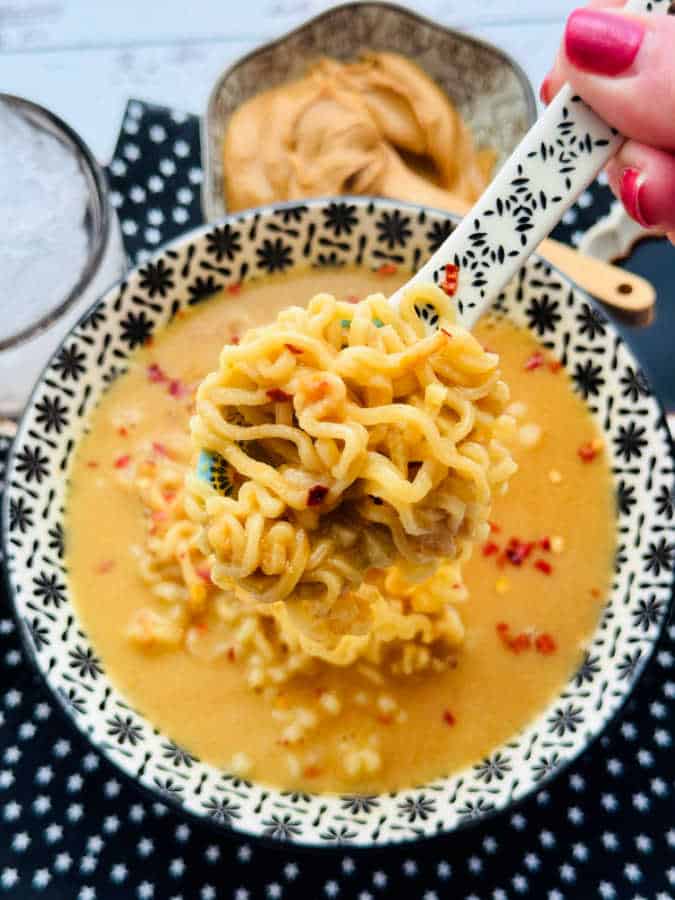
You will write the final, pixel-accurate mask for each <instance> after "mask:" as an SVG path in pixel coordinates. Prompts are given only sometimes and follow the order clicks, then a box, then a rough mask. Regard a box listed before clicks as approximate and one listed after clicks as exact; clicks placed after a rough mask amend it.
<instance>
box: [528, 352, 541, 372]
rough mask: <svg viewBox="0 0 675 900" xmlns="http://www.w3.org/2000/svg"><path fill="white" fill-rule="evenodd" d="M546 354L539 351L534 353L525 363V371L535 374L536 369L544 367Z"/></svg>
mask: <svg viewBox="0 0 675 900" xmlns="http://www.w3.org/2000/svg"><path fill="white" fill-rule="evenodd" d="M544 362H545V360H544V354H543V353H540V352H539V351H537V352H536V353H533V354H532V356H530V358H529V359H528V360H527V362H526V363H525V371H526V372H533V371H534V370H535V369H539V368H541V366H543V365H544Z"/></svg>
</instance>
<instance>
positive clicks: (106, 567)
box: [96, 559, 115, 575]
mask: <svg viewBox="0 0 675 900" xmlns="http://www.w3.org/2000/svg"><path fill="white" fill-rule="evenodd" d="M114 567H115V560H114V559H104V560H103V562H100V563H99V564H98V565H97V566H96V572H97V574H98V575H105V574H106V573H107V572H110V570H111V569H113V568H114Z"/></svg>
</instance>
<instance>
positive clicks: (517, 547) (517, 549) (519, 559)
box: [504, 538, 534, 566]
mask: <svg viewBox="0 0 675 900" xmlns="http://www.w3.org/2000/svg"><path fill="white" fill-rule="evenodd" d="M533 550H534V541H519V540H518V538H511V540H510V541H509V545H508V547H507V548H506V550H505V551H504V552H505V554H506V558H507V559H508V561H509V562H510V563H511V564H512V565H514V566H520V565H522V564H523V563H524V562H525V560H526V559H527V557H528V556H529V555H530V553H532V551H533Z"/></svg>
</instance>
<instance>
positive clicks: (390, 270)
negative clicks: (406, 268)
mask: <svg viewBox="0 0 675 900" xmlns="http://www.w3.org/2000/svg"><path fill="white" fill-rule="evenodd" d="M397 272H398V266H397V265H395V264H394V263H391V262H386V263H382V265H381V266H380V268H379V269H378V270H377V274H378V275H395V274H396V273H397Z"/></svg>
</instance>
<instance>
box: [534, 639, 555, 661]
mask: <svg viewBox="0 0 675 900" xmlns="http://www.w3.org/2000/svg"><path fill="white" fill-rule="evenodd" d="M534 646H535V647H536V648H537V653H542V654H543V655H544V656H550V655H551V653H555V651H556V650H557V649H558V645H557V644H556V642H555V641H554V640H553V638H552V637H551V635H550V634H548V633H544V634H540V635H539V636H538V637H537V639H536V641H535V642H534Z"/></svg>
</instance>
